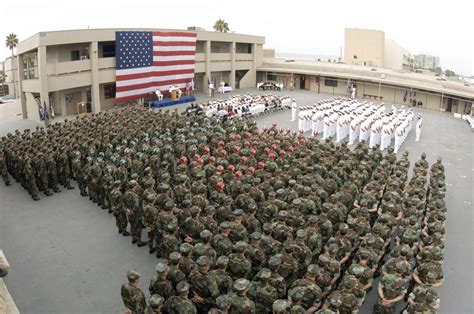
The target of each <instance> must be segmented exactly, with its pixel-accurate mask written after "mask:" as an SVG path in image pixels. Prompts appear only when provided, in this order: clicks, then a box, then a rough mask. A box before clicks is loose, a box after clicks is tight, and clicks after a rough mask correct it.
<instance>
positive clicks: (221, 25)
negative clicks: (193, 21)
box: [213, 19, 229, 33]
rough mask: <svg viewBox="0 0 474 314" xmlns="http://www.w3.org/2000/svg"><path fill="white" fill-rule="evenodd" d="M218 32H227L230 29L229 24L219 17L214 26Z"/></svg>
mask: <svg viewBox="0 0 474 314" xmlns="http://www.w3.org/2000/svg"><path fill="white" fill-rule="evenodd" d="M213 28H214V30H215V31H216V32H221V33H227V32H228V31H229V24H227V22H226V21H224V20H222V19H218V20H217V21H216V23H214V26H213Z"/></svg>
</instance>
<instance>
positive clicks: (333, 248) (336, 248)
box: [328, 243, 339, 253]
mask: <svg viewBox="0 0 474 314" xmlns="http://www.w3.org/2000/svg"><path fill="white" fill-rule="evenodd" d="M328 251H329V252H330V253H337V252H338V251H339V245H337V244H336V243H331V244H329V247H328Z"/></svg>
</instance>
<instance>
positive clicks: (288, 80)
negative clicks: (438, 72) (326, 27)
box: [257, 58, 474, 114]
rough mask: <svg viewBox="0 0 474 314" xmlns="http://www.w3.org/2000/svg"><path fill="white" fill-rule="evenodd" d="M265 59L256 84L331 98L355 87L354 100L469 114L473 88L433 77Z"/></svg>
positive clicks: (360, 67) (327, 64)
mask: <svg viewBox="0 0 474 314" xmlns="http://www.w3.org/2000/svg"><path fill="white" fill-rule="evenodd" d="M288 61H289V60H284V59H275V58H266V59H264V60H263V65H262V66H261V67H260V68H258V69H257V71H258V72H257V80H258V81H273V82H281V83H283V85H284V88H286V89H304V90H309V91H314V92H317V93H325V94H332V95H344V96H349V95H350V86H351V85H352V84H355V85H356V97H357V98H365V99H367V100H369V101H370V100H377V101H383V102H387V103H393V104H398V105H402V104H403V105H406V106H412V105H413V101H415V103H416V106H418V107H421V108H425V109H430V110H436V111H446V112H452V113H460V114H464V113H467V114H468V113H470V112H471V110H472V108H473V107H472V104H473V102H474V86H472V85H469V84H463V83H462V82H457V81H439V80H437V77H435V76H434V75H433V76H429V75H424V74H418V73H410V72H403V71H399V70H390V69H374V68H369V67H366V66H356V65H347V64H337V63H323V62H316V61H299V60H291V62H288Z"/></svg>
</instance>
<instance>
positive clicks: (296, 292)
mask: <svg viewBox="0 0 474 314" xmlns="http://www.w3.org/2000/svg"><path fill="white" fill-rule="evenodd" d="M288 295H289V296H290V298H291V300H292V301H293V302H298V301H300V300H301V299H303V297H304V290H303V289H301V288H300V287H295V288H293V289H291V290H290V291H289V293H288Z"/></svg>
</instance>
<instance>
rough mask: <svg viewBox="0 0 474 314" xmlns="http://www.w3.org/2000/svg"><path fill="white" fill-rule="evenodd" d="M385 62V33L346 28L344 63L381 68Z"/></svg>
mask: <svg viewBox="0 0 474 314" xmlns="http://www.w3.org/2000/svg"><path fill="white" fill-rule="evenodd" d="M384 60H385V33H384V32H383V31H379V30H373V29H360V28H346V29H345V36H344V63H346V64H351V65H363V66H369V67H377V68H381V67H383V66H384Z"/></svg>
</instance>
